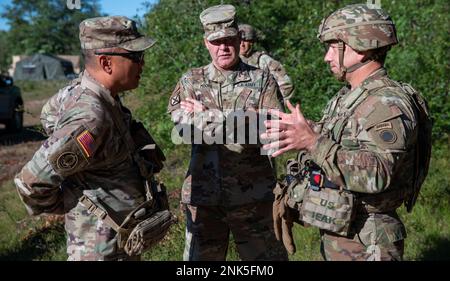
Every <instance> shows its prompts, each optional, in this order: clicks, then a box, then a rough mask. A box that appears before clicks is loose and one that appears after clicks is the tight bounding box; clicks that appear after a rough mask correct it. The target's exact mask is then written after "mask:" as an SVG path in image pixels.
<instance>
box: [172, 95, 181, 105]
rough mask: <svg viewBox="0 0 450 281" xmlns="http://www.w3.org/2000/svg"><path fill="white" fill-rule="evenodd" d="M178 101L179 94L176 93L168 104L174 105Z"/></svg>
mask: <svg viewBox="0 0 450 281" xmlns="http://www.w3.org/2000/svg"><path fill="white" fill-rule="evenodd" d="M179 103H180V95H179V94H178V95H176V96H175V97H173V98H171V99H170V105H171V106H174V105H177V104H179Z"/></svg>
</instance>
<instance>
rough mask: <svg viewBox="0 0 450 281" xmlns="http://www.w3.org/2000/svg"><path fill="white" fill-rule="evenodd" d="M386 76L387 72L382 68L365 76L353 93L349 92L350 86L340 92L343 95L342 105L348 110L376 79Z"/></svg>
mask: <svg viewBox="0 0 450 281" xmlns="http://www.w3.org/2000/svg"><path fill="white" fill-rule="evenodd" d="M386 75H387V71H386V69H385V68H383V67H382V68H380V69H377V70H375V71H374V72H372V73H371V74H370V75H369V76H367V78H366V79H365V80H364V81H363V82H362V83H361V85H359V86H358V87H357V88H355V89H354V90H353V91H350V86H348V87H347V89H346V90H344V91H343V92H342V94H345V96H344V100H343V102H342V105H343V106H344V107H346V108H350V107H351V106H352V105H353V103H354V102H355V101H356V100H358V98H359V97H360V96H361V95H362V94H363V93H364V92H365V91H366V90H368V89H370V88H372V86H371V84H373V83H376V82H377V81H378V79H380V78H381V77H384V76H386ZM369 85H370V86H369Z"/></svg>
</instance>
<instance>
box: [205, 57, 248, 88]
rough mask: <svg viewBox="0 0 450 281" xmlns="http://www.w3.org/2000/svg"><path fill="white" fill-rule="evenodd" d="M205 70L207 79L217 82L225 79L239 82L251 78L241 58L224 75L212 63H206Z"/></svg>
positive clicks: (222, 81)
mask: <svg viewBox="0 0 450 281" xmlns="http://www.w3.org/2000/svg"><path fill="white" fill-rule="evenodd" d="M205 71H206V77H207V78H208V80H209V81H214V82H217V83H224V82H225V81H229V82H230V83H231V82H233V83H239V82H245V81H250V80H251V77H250V74H249V72H248V69H247V67H246V65H245V64H244V63H243V62H242V60H239V64H238V65H237V67H236V68H235V69H233V70H230V71H228V73H227V74H225V75H224V73H222V72H221V71H220V70H218V69H217V68H216V67H215V66H214V64H213V63H210V64H208V65H207V66H206V69H205Z"/></svg>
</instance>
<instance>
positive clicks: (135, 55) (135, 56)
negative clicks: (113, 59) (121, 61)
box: [95, 52, 145, 63]
mask: <svg viewBox="0 0 450 281" xmlns="http://www.w3.org/2000/svg"><path fill="white" fill-rule="evenodd" d="M95 54H96V55H106V56H120V57H125V58H127V59H130V60H132V61H133V62H135V63H142V61H143V60H144V55H145V53H144V52H131V53H113V52H95Z"/></svg>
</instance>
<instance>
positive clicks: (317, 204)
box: [285, 77, 431, 236]
mask: <svg viewBox="0 0 450 281" xmlns="http://www.w3.org/2000/svg"><path fill="white" fill-rule="evenodd" d="M384 87H393V88H396V89H401V91H395V92H396V93H398V94H399V95H400V96H401V97H403V100H405V101H406V102H408V103H409V105H410V108H412V109H413V110H415V111H416V112H415V116H417V117H418V118H419V119H418V128H419V129H418V132H419V135H418V141H417V143H416V146H415V147H414V149H415V152H416V157H415V167H416V169H415V177H414V178H415V182H414V185H413V186H411V187H408V188H404V189H394V190H388V191H385V192H382V193H378V194H361V193H354V192H349V191H345V190H344V189H343V188H342V187H341V188H340V189H335V188H334V186H331V185H332V183H331V184H328V185H330V186H327V184H324V181H327V180H326V176H325V175H323V172H321V171H320V170H319V171H317V170H315V171H314V169H309V167H305V163H306V166H307V165H308V163H309V162H308V160H306V161H305V160H300V159H298V160H291V161H290V163H289V166H288V167H287V168H288V171H287V173H288V175H289V174H291V177H292V175H293V176H294V177H295V182H294V183H291V184H288V185H287V186H288V191H287V194H288V197H289V198H288V200H287V203H288V205H289V206H290V207H291V208H294V209H297V210H299V211H300V220H301V221H303V222H304V223H306V224H310V225H314V226H317V227H319V228H321V229H325V230H329V231H332V232H335V233H337V234H339V235H344V236H345V235H347V234H348V231H349V229H350V226H351V222H352V220H353V218H354V216H355V211H356V210H357V208H361V207H362V208H363V209H365V210H366V211H367V212H368V213H382V212H387V211H392V210H395V209H396V208H398V207H400V206H401V205H402V203H405V205H406V207H407V210H408V211H410V210H411V209H412V206H413V205H414V202H415V200H416V198H417V195H418V193H419V190H420V187H421V185H422V183H423V181H424V179H425V177H426V174H427V172H428V166H429V160H430V153H431V118H430V116H429V113H428V106H427V104H426V101H425V100H424V99H423V98H422V97H421V96H420V94H419V93H418V92H417V91H415V90H414V89H413V88H412V87H411V86H410V85H408V84H406V83H399V82H395V81H393V80H390V79H388V78H387V77H385V78H382V79H378V80H375V81H372V82H370V83H368V84H367V85H365V86H364V87H360V88H358V89H357V90H355V91H353V92H352V93H349V96H346V97H344V99H345V100H344V101H343V103H342V107H343V109H344V110H342V111H341V112H343V113H342V114H338V115H335V116H333V113H334V111H335V109H336V107H337V104H338V102H339V97H340V95H339V94H338V95H336V96H335V98H334V99H332V100H331V101H330V103H329V105H328V107H327V109H326V111H325V115H324V118H323V119H322V120H325V121H326V122H325V125H326V127H323V128H322V134H324V135H326V136H327V137H329V138H332V139H333V140H334V141H336V142H338V143H339V142H340V141H341V137H342V133H343V130H344V127H345V126H346V124H347V122H348V119H349V118H350V117H351V116H352V115H353V113H354V111H355V110H356V108H357V107H358V106H359V105H360V104H361V103H362V102H363V101H364V100H365V99H366V98H367V97H368V96H369V95H370V94H372V93H374V92H376V91H377V90H379V89H380V88H384ZM419 148H420V149H419ZM299 157H300V154H299ZM293 161H294V162H293ZM296 165H297V166H296ZM293 166H294V167H295V166H296V167H295V168H294V169H293V168H292V167H293ZM300 166H301V167H300ZM314 172H316V173H322V176H323V177H320V175H318V174H314ZM315 176H318V178H319V179H318V180H316V179H314V177H315ZM317 181H322V182H317ZM285 184H286V182H285ZM314 185H321V186H322V188H320V189H317V188H312V186H314Z"/></svg>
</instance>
